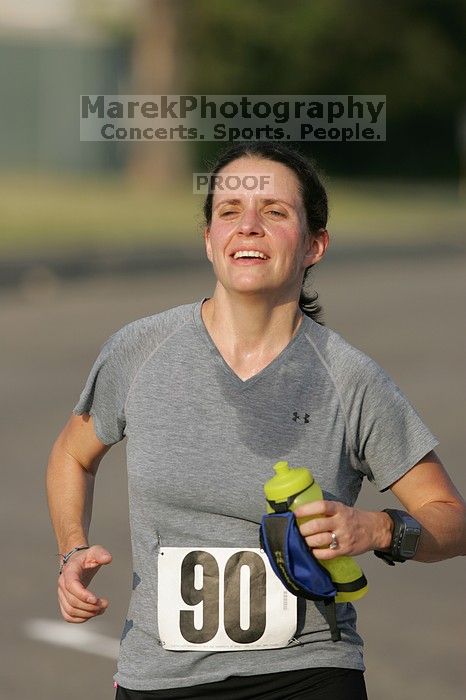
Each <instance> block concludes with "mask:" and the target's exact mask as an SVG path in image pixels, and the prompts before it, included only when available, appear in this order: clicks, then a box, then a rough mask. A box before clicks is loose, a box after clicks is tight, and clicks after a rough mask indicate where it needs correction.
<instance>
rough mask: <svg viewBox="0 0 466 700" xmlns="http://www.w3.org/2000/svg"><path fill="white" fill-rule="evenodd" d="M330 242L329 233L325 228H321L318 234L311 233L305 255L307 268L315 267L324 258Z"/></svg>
mask: <svg viewBox="0 0 466 700" xmlns="http://www.w3.org/2000/svg"><path fill="white" fill-rule="evenodd" d="M329 241H330V238H329V235H328V231H327V229H325V228H320V229H319V230H318V231H317V233H309V235H308V245H307V250H306V252H305V254H304V263H305V266H306V267H309V265H315V264H316V263H317V262H319V260H321V259H322V258H323V257H324V255H325V251H326V250H327V248H328V244H329Z"/></svg>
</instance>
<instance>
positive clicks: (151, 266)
mask: <svg viewBox="0 0 466 700" xmlns="http://www.w3.org/2000/svg"><path fill="white" fill-rule="evenodd" d="M465 255H466V243H465V244H462V243H460V242H444V243H440V244H439V243H437V242H430V241H429V242H428V243H424V244H422V243H417V244H416V245H413V244H412V243H410V244H407V245H405V246H400V245H369V246H366V245H362V244H360V243H358V244H354V245H349V244H347V243H346V244H344V245H338V247H336V248H335V249H330V250H329V252H328V253H327V255H326V262H327V263H330V264H343V263H345V262H354V261H368V262H371V261H374V262H376V261H380V260H397V259H398V260H403V259H404V260H410V261H413V262H415V261H423V260H424V261H425V260H426V259H433V258H456V257H462V256H465ZM203 267H204V268H208V267H209V263H208V261H207V260H206V258H205V254H204V251H203V250H197V249H189V248H188V249H185V248H184V249H178V250H177V249H174V248H140V249H137V250H122V251H117V252H115V251H113V252H105V251H103V250H98V251H95V250H89V251H81V252H79V253H63V254H56V255H53V254H43V255H40V254H38V255H31V256H22V257H18V258H12V259H3V260H2V259H0V289H2V288H3V289H5V288H11V287H16V286H20V285H22V284H24V283H28V282H29V281H31V280H32V281H33V282H34V281H36V280H39V281H40V280H42V279H45V280H46V279H56V280H77V279H86V278H91V277H97V276H100V275H114V276H117V275H122V276H123V275H134V274H141V273H149V272H154V271H155V272H157V271H167V272H170V271H177V270H188V269H189V270H192V269H197V270H200V269H202V268H203Z"/></svg>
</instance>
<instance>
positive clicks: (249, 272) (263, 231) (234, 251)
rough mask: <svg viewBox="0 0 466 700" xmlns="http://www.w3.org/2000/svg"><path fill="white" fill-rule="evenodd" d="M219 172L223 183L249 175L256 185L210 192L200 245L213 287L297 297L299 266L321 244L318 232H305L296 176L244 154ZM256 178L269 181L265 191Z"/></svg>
mask: <svg viewBox="0 0 466 700" xmlns="http://www.w3.org/2000/svg"><path fill="white" fill-rule="evenodd" d="M219 174H221V175H223V176H224V180H223V182H224V183H225V176H226V175H239V176H244V175H248V176H251V175H253V176H256V181H257V183H258V187H257V188H256V189H253V190H247V189H245V188H242V189H235V190H230V191H227V190H226V189H224V190H222V191H221V190H218V189H217V190H216V191H215V193H214V196H213V202H212V221H211V225H210V227H208V228H206V230H205V241H206V250H207V257H208V258H209V260H210V261H211V262H212V264H213V268H214V271H215V274H216V277H217V281H218V283H219V284H221V285H222V286H223V287H224V288H225V289H226V290H227V291H229V292H237V293H248V294H260V293H264V294H265V293H266V294H267V296H268V297H269V298H270V295H273V297H274V300H277V299H281V300H283V301H285V300H291V299H294V298H299V292H300V289H301V284H302V279H303V274H304V270H305V268H306V267H308V266H309V265H311V264H313V263H315V262H317V261H318V260H319V259H320V258H321V257H322V255H323V254H324V252H325V249H326V247H327V246H326V243H324V242H323V239H322V234H320V235H317V236H312V235H311V234H309V233H308V229H307V223H306V213H305V209H304V205H303V202H302V199H301V194H300V192H299V182H298V179H297V177H296V175H295V174H294V172H293V171H292V170H290V169H289V168H287V167H286V166H285V165H283V164H282V163H277V162H275V161H271V160H267V159H262V158H256V157H247V156H246V157H243V158H239V159H237V160H235V161H233V162H232V163H229V164H228V165H227V166H225V168H224V169H223V170H221V171H220V173H219ZM261 176H265V177H266V178H269V182H270V177H271V178H272V179H271V184H272V186H271V188H270V187H268V189H267V191H264V189H262V190H261V188H260V184H259V183H260V182H261V179H260V178H261ZM231 180H234V178H231ZM236 180H237V178H236ZM251 181H252V180H251V179H249V180H248V181H247V182H248V183H250V182H251ZM263 181H264V180H262V182H263ZM324 234H325V235H324V238H325V236H327V234H326V232H324ZM327 241H328V239H327Z"/></svg>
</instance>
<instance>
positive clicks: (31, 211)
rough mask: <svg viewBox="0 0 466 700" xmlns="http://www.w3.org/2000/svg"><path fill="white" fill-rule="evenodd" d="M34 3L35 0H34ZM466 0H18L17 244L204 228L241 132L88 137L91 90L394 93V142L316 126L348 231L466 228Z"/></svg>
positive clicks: (6, 232) (1, 54) (9, 132)
mask: <svg viewBox="0 0 466 700" xmlns="http://www.w3.org/2000/svg"><path fill="white" fill-rule="evenodd" d="M28 8H29V9H28ZM465 36H466V3H465V2H464V0H443V2H438V1H437V0H411V1H410V2H403V0H392V1H391V2H387V1H385V0H312V2H308V1H302V0H288V1H287V2H286V3H285V2H283V0H267V2H263V0H247V1H246V0H237V1H236V2H230V1H229V0H215V1H212V0H80V1H77V0H61V1H60V2H58V1H57V0H36V2H35V4H34V8H33V9H31V5H30V3H27V2H25V0H15V2H13V0H3V4H2V6H0V71H1V72H0V95H1V96H2V98H1V103H0V254H3V255H8V256H11V255H16V254H22V253H24V251H32V252H34V251H37V250H42V249H48V248H50V247H53V248H60V249H62V248H63V249H64V248H67V249H74V248H76V247H79V246H82V245H83V244H85V245H86V246H88V248H89V249H92V247H93V246H107V245H109V246H111V245H118V246H134V245H139V244H141V245H143V244H144V245H146V244H157V243H161V244H165V243H167V244H174V243H175V242H176V241H178V242H179V243H180V244H182V245H187V244H189V242H190V241H196V242H197V243H196V244H198V242H199V238H198V237H197V235H196V231H197V230H198V229H199V223H200V222H199V217H198V212H199V211H200V208H201V201H200V200H201V198H200V197H199V196H195V195H192V194H191V182H190V173H191V172H192V171H193V170H199V169H201V168H203V167H205V163H206V161H208V160H209V159H210V158H212V157H213V156H214V155H215V153H216V152H217V151H218V150H219V148H222V147H223V146H224V145H225V144H218V143H206V142H203V143H142V144H122V143H83V142H80V141H79V112H78V96H79V94H263V95H267V94H270V95H277V94H283V95H293V94H294V95H337V94H367V95H371V94H378V95H380V94H386V95H387V141H386V142H385V143H380V142H379V143H345V144H343V143H338V142H334V143H330V142H329V143H301V144H299V147H300V148H301V150H303V151H304V152H306V153H308V154H310V155H311V156H312V157H314V158H315V159H316V160H317V162H318V163H319V165H320V166H321V168H322V169H323V171H324V173H325V174H326V177H327V182H328V185H329V189H330V195H331V201H332V202H333V206H332V220H331V223H332V231H334V232H336V233H337V234H338V235H339V236H341V237H343V238H345V237H347V238H348V239H350V240H356V241H360V242H367V241H368V240H370V241H372V242H374V243H380V242H385V243H386V242H389V243H391V242H396V243H400V242H401V241H403V240H406V237H409V238H413V240H422V239H426V240H427V239H429V240H432V239H433V238H435V236H437V235H438V234H439V231H441V233H442V236H444V237H446V238H455V239H458V238H460V237H461V235H462V231H463V230H464V225H465V223H466V221H465V213H464V206H463V205H464V189H465V187H464V180H465V177H466V173H465V170H466V155H465V151H466V94H465V93H466V81H465V80H464V76H465V74H466V53H465V50H464V37H465Z"/></svg>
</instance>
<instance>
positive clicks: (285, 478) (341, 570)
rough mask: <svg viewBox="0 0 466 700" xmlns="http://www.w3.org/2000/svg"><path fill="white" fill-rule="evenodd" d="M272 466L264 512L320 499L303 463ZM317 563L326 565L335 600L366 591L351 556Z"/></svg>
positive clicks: (300, 520) (350, 598)
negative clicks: (334, 591)
mask: <svg viewBox="0 0 466 700" xmlns="http://www.w3.org/2000/svg"><path fill="white" fill-rule="evenodd" d="M274 470H275V476H273V477H272V478H271V479H269V481H267V482H266V483H265V484H264V493H265V497H266V499H267V513H274V512H283V510H291V511H294V510H296V508H297V507H298V506H301V505H303V504H304V503H310V502H311V501H321V500H322V499H323V494H322V489H321V488H320V486H319V484H318V483H317V482H316V481H314V477H313V476H312V474H311V472H310V471H309V469H307V468H306V467H294V468H290V467H289V466H288V462H277V463H276V464H275V466H274ZM312 517H320V516H308V517H306V518H297V521H298V525H301V523H304V522H306V521H307V520H310V519H311V518H312ZM319 563H320V564H322V566H323V567H324V568H325V569H327V571H328V572H329V574H330V577H331V579H332V581H333V583H334V584H335V588H336V589H337V591H338V592H337V595H336V597H335V601H336V602H337V603H348V602H351V601H353V600H358V599H359V598H362V597H363V596H364V595H366V593H367V581H366V577H365V576H364V574H363V572H362V570H361V568H360V567H359V566H358V564H357V563H356V562H355V560H354V559H353V558H352V557H348V556H341V557H336V558H335V559H329V560H324V561H323V560H322V559H319Z"/></svg>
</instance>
